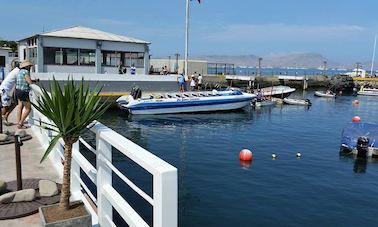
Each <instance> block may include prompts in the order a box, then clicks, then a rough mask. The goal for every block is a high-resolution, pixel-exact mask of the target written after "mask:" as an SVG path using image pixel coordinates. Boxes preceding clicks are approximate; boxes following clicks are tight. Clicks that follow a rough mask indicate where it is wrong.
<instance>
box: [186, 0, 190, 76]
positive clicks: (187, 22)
mask: <svg viewBox="0 0 378 227" xmlns="http://www.w3.org/2000/svg"><path fill="white" fill-rule="evenodd" d="M185 22H186V30H185V76H188V42H189V0H186V20H185Z"/></svg>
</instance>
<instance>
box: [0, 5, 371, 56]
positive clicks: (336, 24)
mask: <svg viewBox="0 0 378 227" xmlns="http://www.w3.org/2000/svg"><path fill="white" fill-rule="evenodd" d="M0 8H1V13H0V21H1V22H2V23H1V27H0V38H2V39H12V40H18V39H21V38H24V37H26V36H29V35H33V34H36V33H40V32H42V31H43V30H44V31H49V30H55V29H59V28H64V27H70V26H75V25H81V26H87V27H91V28H95V29H99V30H103V31H107V32H112V33H116V34H120V35H126V36H130V37H135V38H140V39H144V40H147V41H150V42H151V43H152V45H151V48H150V49H151V54H152V55H153V56H155V57H157V56H160V57H167V56H169V55H171V56H172V55H173V54H174V53H176V52H178V53H180V54H181V55H183V52H184V42H185V0H133V1H131V0H123V1H111V0H108V1H99V0H65V1H58V0H35V1H23V0H21V1H10V0H0ZM20 9H22V11H21V12H20ZM377 12H378V1H377V0H363V1H361V0H360V1H357V0H263V1H256V0H202V1H201V4H198V2H197V1H192V2H190V13H191V14H190V51H189V54H190V55H211V54H222V55H244V54H255V55H261V56H266V55H274V54H285V53H293V52H294V53H297V52H315V53H320V54H323V55H324V56H325V57H327V58H330V59H332V60H335V61H339V62H345V61H347V62H355V61H365V60H369V59H371V56H372V52H373V44H374V35H375V33H376V32H378V20H377V19H378V13H377Z"/></svg>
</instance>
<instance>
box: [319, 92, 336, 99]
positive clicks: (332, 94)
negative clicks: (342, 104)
mask: <svg viewBox="0 0 378 227" xmlns="http://www.w3.org/2000/svg"><path fill="white" fill-rule="evenodd" d="M314 95H315V96H318V97H323V98H336V94H334V93H328V92H323V91H315V94H314Z"/></svg>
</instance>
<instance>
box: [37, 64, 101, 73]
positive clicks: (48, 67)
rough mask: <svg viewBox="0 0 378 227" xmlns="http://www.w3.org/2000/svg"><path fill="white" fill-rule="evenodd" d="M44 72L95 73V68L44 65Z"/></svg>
mask: <svg viewBox="0 0 378 227" xmlns="http://www.w3.org/2000/svg"><path fill="white" fill-rule="evenodd" d="M43 72H49V73H95V72H96V67H95V66H78V65H76V66H70V65H44V66H43Z"/></svg>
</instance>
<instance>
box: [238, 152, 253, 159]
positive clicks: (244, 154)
mask: <svg viewBox="0 0 378 227" xmlns="http://www.w3.org/2000/svg"><path fill="white" fill-rule="evenodd" d="M239 158H240V160H242V161H252V158H253V154H252V151H250V150H248V149H243V150H241V151H240V153H239Z"/></svg>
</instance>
